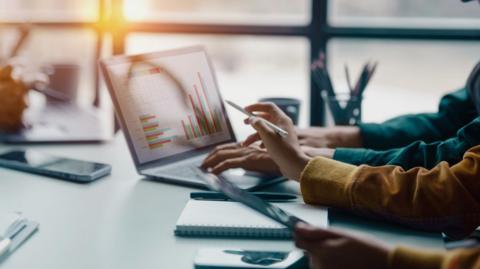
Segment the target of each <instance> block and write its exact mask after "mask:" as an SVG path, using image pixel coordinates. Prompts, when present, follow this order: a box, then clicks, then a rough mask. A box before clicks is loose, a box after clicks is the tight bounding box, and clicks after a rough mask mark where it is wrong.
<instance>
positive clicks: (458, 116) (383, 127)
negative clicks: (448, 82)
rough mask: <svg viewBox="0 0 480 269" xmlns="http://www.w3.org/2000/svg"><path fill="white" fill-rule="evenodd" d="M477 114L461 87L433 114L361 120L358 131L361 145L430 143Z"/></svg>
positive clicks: (384, 146) (449, 134)
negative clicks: (373, 120) (378, 120)
mask: <svg viewBox="0 0 480 269" xmlns="http://www.w3.org/2000/svg"><path fill="white" fill-rule="evenodd" d="M476 116H477V112H476V110H475V105H474V104H473V102H472V101H471V98H470V96H469V95H468V93H467V91H466V90H465V89H462V90H459V91H456V92H453V93H451V94H448V95H446V96H444V97H443V98H442V99H441V101H440V105H439V109H438V112H436V113H422V114H414V115H404V116H399V117H396V118H393V119H391V120H388V121H386V122H383V123H379V124H376V123H365V124H360V125H359V126H358V127H359V128H360V131H361V136H362V141H363V147H365V148H370V149H375V150H385V149H391V148H398V147H402V146H405V145H408V144H409V143H411V142H413V141H416V140H421V141H424V142H427V143H428V142H432V141H438V140H445V139H447V138H450V137H452V136H454V135H455V132H457V130H458V129H460V128H461V127H462V126H464V125H465V124H467V123H468V122H470V121H471V120H473V119H474V118H475V117H476Z"/></svg>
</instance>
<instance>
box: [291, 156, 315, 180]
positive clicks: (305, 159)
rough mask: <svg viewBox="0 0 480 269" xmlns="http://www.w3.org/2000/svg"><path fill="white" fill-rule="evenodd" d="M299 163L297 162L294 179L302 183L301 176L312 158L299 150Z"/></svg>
mask: <svg viewBox="0 0 480 269" xmlns="http://www.w3.org/2000/svg"><path fill="white" fill-rule="evenodd" d="M296 159H297V161H296V169H295V170H296V173H295V176H294V178H292V179H294V180H295V181H300V176H301V175H302V172H303V170H304V169H305V167H306V166H307V164H308V162H310V160H311V159H312V158H311V157H309V156H307V155H306V154H305V153H304V152H303V151H301V150H299V151H298V152H297V158H296Z"/></svg>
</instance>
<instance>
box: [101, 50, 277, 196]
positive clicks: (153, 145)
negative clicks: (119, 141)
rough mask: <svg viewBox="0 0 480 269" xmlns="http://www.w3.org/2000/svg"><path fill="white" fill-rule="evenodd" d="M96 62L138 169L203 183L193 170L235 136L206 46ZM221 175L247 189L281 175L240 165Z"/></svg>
mask: <svg viewBox="0 0 480 269" xmlns="http://www.w3.org/2000/svg"><path fill="white" fill-rule="evenodd" d="M100 67H101V70H102V73H103V76H104V78H105V80H106V84H107V88H108V90H109V93H110V96H111V98H112V100H113V104H114V107H115V112H116V115H117V119H118V121H119V123H120V127H121V128H122V130H123V132H124V134H125V138H126V140H127V144H128V147H129V150H130V153H131V155H132V158H133V161H134V163H135V167H136V169H137V171H138V173H139V174H141V175H144V176H146V177H148V178H151V179H154V180H158V181H162V182H168V183H175V184H181V185H186V186H191V187H198V188H207V186H206V183H205V182H204V181H203V180H202V179H201V178H199V176H198V175H197V173H196V172H195V169H196V168H197V167H199V166H200V165H201V163H202V161H203V160H204V158H205V157H206V156H207V154H208V153H209V152H210V151H212V150H213V149H214V148H215V147H216V146H218V145H221V144H225V143H232V142H236V138H235V134H234V132H233V130H232V126H231V123H230V120H229V117H228V115H227V113H226V110H225V106H224V102H223V99H222V97H221V95H220V92H219V88H218V84H217V80H216V78H215V73H214V71H213V68H212V64H211V62H210V59H209V57H208V55H207V53H206V51H205V49H204V48H203V47H202V46H194V47H187V48H180V49H174V50H168V51H161V52H154V53H147V54H139V55H130V56H128V55H121V56H114V57H112V58H109V59H104V60H101V61H100ZM221 176H222V177H223V178H225V179H226V180H229V181H230V182H233V183H234V184H237V185H238V186H239V187H241V188H243V189H248V190H256V189H259V188H262V187H266V186H269V185H271V184H275V183H277V182H280V181H283V180H285V179H284V178H283V177H272V176H265V175H260V174H254V173H248V172H246V171H244V170H241V169H234V170H229V171H226V172H224V173H222V175H221Z"/></svg>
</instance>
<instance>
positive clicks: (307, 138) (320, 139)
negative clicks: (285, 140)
mask: <svg viewBox="0 0 480 269" xmlns="http://www.w3.org/2000/svg"><path fill="white" fill-rule="evenodd" d="M297 133H298V139H299V141H300V145H302V146H303V145H304V146H310V147H314V148H337V147H349V148H357V147H362V145H363V142H362V136H361V133H360V128H358V127H356V126H338V127H328V128H326V127H308V128H297Z"/></svg>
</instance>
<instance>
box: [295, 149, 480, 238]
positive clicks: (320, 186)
mask: <svg viewBox="0 0 480 269" xmlns="http://www.w3.org/2000/svg"><path fill="white" fill-rule="evenodd" d="M479 175H480V146H476V147H473V148H471V149H470V150H469V151H467V152H466V153H465V155H464V157H463V160H462V161H461V162H459V163H458V164H456V165H454V166H449V164H448V163H446V162H442V163H440V164H438V165H437V166H435V167H434V168H432V169H430V170H428V169H425V168H420V167H417V168H413V169H410V170H404V169H402V168H401V167H398V166H381V167H370V166H365V165H364V166H359V167H356V166H352V165H347V164H343V163H340V162H336V161H334V160H329V159H325V158H321V157H320V158H316V159H313V160H311V161H310V162H309V163H308V165H307V166H306V168H305V169H304V170H303V172H302V174H301V177H300V182H301V189H302V194H303V197H304V200H305V202H307V203H312V204H322V205H330V206H337V207H343V208H347V209H352V210H355V211H359V212H362V213H366V214H371V215H373V216H380V217H383V218H387V219H389V220H392V221H395V222H401V223H404V224H407V225H411V226H415V227H417V228H425V229H428V230H433V231H442V232H445V233H447V234H449V235H450V236H452V237H462V236H466V235H468V234H469V233H471V232H472V231H473V230H474V229H475V228H476V227H477V226H479V225H480V178H479Z"/></svg>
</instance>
